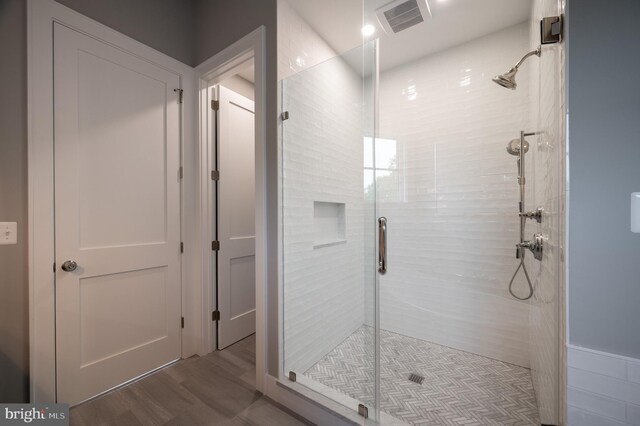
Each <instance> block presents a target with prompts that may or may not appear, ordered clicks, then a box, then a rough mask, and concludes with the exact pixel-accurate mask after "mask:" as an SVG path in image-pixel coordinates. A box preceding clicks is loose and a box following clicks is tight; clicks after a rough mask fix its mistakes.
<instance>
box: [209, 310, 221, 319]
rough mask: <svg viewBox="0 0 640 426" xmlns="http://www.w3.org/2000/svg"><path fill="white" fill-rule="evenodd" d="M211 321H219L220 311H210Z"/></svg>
mask: <svg viewBox="0 0 640 426" xmlns="http://www.w3.org/2000/svg"><path fill="white" fill-rule="evenodd" d="M211 321H220V311H218V310H215V311H213V312H211Z"/></svg>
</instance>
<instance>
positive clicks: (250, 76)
mask: <svg viewBox="0 0 640 426" xmlns="http://www.w3.org/2000/svg"><path fill="white" fill-rule="evenodd" d="M254 72H255V67H254V65H253V59H252V60H251V66H249V67H247V68H245V69H244V70H242V71H240V72H239V73H238V74H237V75H238V77H242V78H244V79H245V80H247V81H248V82H250V83H254V82H255V77H254Z"/></svg>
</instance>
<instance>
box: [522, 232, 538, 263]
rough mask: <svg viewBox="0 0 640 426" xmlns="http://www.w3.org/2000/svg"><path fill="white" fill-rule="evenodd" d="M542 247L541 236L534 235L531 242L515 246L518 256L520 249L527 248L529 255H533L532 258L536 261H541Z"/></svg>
mask: <svg viewBox="0 0 640 426" xmlns="http://www.w3.org/2000/svg"><path fill="white" fill-rule="evenodd" d="M543 245H544V238H543V236H542V234H534V235H533V241H525V242H523V243H519V244H517V247H518V254H520V253H519V252H520V250H521V249H525V248H528V249H529V250H530V251H531V253H533V257H534V258H535V259H536V260H542V247H543Z"/></svg>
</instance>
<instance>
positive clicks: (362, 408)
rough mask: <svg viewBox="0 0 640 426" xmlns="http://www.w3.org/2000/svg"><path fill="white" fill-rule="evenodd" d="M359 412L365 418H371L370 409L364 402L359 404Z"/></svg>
mask: <svg viewBox="0 0 640 426" xmlns="http://www.w3.org/2000/svg"><path fill="white" fill-rule="evenodd" d="M358 414H360V415H361V416H362V417H364V418H365V419H368V418H369V409H368V408H367V406H366V405H364V404H358Z"/></svg>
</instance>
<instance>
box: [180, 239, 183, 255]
mask: <svg viewBox="0 0 640 426" xmlns="http://www.w3.org/2000/svg"><path fill="white" fill-rule="evenodd" d="M180 253H184V243H183V242H181V243H180Z"/></svg>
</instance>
